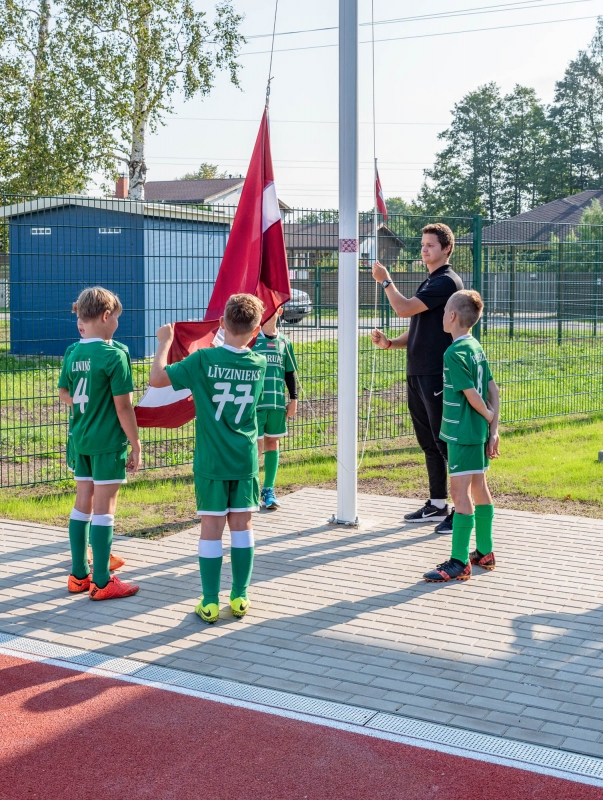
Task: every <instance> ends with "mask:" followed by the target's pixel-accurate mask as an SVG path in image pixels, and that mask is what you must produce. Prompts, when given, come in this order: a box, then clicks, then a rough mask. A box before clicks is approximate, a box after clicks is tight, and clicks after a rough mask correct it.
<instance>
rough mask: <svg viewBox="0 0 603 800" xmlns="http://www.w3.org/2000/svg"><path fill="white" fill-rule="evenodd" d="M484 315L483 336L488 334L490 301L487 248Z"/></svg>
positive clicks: (485, 256) (485, 249)
mask: <svg viewBox="0 0 603 800" xmlns="http://www.w3.org/2000/svg"><path fill="white" fill-rule="evenodd" d="M482 299H483V301H484V314H483V316H482V320H483V323H484V324H483V328H482V332H483V334H484V336H486V335H487V333H488V303H489V300H490V252H489V250H488V248H487V247H485V248H484V294H483V298H482Z"/></svg>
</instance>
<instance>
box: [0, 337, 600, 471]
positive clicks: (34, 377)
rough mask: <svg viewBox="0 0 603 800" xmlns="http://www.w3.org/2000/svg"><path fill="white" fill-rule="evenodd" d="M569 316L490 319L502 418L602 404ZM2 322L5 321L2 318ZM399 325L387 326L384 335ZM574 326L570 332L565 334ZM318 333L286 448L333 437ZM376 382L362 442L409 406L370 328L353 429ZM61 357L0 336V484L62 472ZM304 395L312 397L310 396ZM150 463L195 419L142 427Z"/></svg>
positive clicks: (139, 380) (331, 379)
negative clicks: (548, 326)
mask: <svg viewBox="0 0 603 800" xmlns="http://www.w3.org/2000/svg"><path fill="white" fill-rule="evenodd" d="M569 325H570V323H566V328H567V329H566V330H564V338H563V339H562V341H561V344H558V341H557V332H556V330H533V331H526V330H517V331H516V333H515V336H514V338H513V339H511V338H509V336H508V331H507V330H506V329H503V328H497V329H494V328H492V327H491V328H490V331H489V333H488V335H487V336H485V337H484V339H483V344H484V347H485V349H486V352H487V354H488V357H489V360H490V363H491V365H492V369H493V372H494V375H495V377H496V379H497V382H498V383H499V385H500V386H501V399H502V419H503V422H505V423H506V424H514V425H516V424H519V423H521V422H522V421H525V420H536V419H546V418H556V417H560V416H564V415H567V416H569V415H579V414H586V413H591V412H597V411H601V410H603V337H602V336H597V337H593V336H591V335H589V334H588V332H587V331H586V329H584V328H579V329H575V330H571V329H570V328H569V327H568V326H569ZM4 327H6V326H4ZM398 332H399V331H398V330H396V329H391V330H390V331H389V333H390V335H396V334H397V333H398ZM570 334H571V335H570ZM323 335H324V336H325V337H328V338H323V339H321V340H319V341H310V342H303V343H300V344H297V345H296V348H295V349H296V354H297V359H298V362H299V366H300V373H299V374H300V380H301V385H302V393H301V401H302V402H301V403H300V409H299V414H298V417H297V419H296V420H295V421H294V422H293V424H292V425H291V430H290V435H289V436H288V437H287V440H286V441H284V442H283V446H284V449H285V450H287V451H289V452H293V451H299V450H310V449H313V448H314V449H315V448H320V447H323V446H325V445H326V444H331V445H332V444H333V443H334V442H335V439H336V405H337V397H336V392H337V340H336V338H335V337H336V331H323ZM373 359H375V382H374V392H373V398H372V411H371V418H370V425H369V431H368V440H369V441H375V442H376V441H388V440H392V439H396V438H399V437H404V436H410V435H412V428H411V424H410V418H409V415H408V410H407V407H406V394H405V392H406V389H405V380H404V376H405V369H406V354H405V352H404V351H400V350H396V351H394V352H391V351H388V352H385V351H381V350H379V351H377V352H376V353H375V351H374V348H373V346H372V344H371V343H370V339H369V337H368V336H364V335H363V336H361V337H360V340H359V403H360V430H361V431H362V435H364V429H365V425H366V415H367V411H368V399H369V389H370V385H371V373H372V368H373ZM59 367H60V360H59V359H57V358H49V357H29V358H19V359H17V358H14V357H12V356H9V355H8V354H6V352H4V353H3V352H2V345H1V344H0V398H2V410H1V415H0V451H1V452H2V457H1V458H0V486H10V485H19V484H27V483H36V482H48V481H54V480H60V479H64V478H66V477H67V472H66V469H65V464H64V456H63V453H64V449H65V442H66V436H67V411H66V409H65V408H61V407H60V404H59V402H58V398H57V394H56V382H57V379H58V375H59ZM149 369H150V360H149V359H146V360H141V361H138V362H135V364H134V365H133V371H134V380H135V385H136V386H137V396H138V397H140V395H141V393H142V391H143V390H144V388H145V387H146V385H147V379H148V372H149ZM308 400H309V402H308ZM141 438H142V440H143V445H144V449H145V465H146V466H148V467H176V466H179V465H183V464H186V463H189V462H190V461H191V460H192V451H193V447H194V436H193V424H192V423H191V424H188V425H186V426H184V427H183V428H180V429H175V430H170V431H165V430H154V429H146V430H143V431H142V432H141Z"/></svg>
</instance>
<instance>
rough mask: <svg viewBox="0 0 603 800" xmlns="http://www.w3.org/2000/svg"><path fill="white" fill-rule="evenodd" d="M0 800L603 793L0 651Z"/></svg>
mask: <svg viewBox="0 0 603 800" xmlns="http://www.w3.org/2000/svg"><path fill="white" fill-rule="evenodd" d="M0 698H1V699H0V798H2V800H25V799H26V798H27V800H32V798H40V800H49V799H50V798H52V799H53V800H54V798H59V799H60V800H62V798H66V800H89V799H90V798H94V800H102V798H104V797H107V798H110V799H111V800H138V799H139V798H145V800H148V799H149V798H153V800H171V799H172V798H174V800H255V799H256V798H257V800H269V799H270V798H278V800H365V798H366V800H382V799H383V800H428V799H429V800H433V798H439V797H441V798H446V800H523V798H530V799H531V800H532V799H534V798H535V799H536V800H603V789H598V788H595V787H592V786H586V785H583V784H578V783H573V782H570V781H564V780H560V779H558V778H551V777H548V776H544V775H538V774H535V773H533V772H526V771H523V770H517V769H512V768H510V767H502V766H498V765H489V764H486V763H485V762H481V761H474V760H472V759H468V758H460V757H458V756H451V755H447V754H442V753H436V752H434V751H431V750H424V749H421V748H415V747H410V746H407V745H402V744H397V743H394V742H388V741H384V740H381V739H374V738H371V737H369V736H363V735H362V734H357V733H349V732H347V731H339V730H334V729H332V728H327V727H323V726H320V725H312V724H311V723H307V722H299V721H297V720H291V719H286V718H283V717H278V716H273V715H271V714H263V713H261V712H258V711H250V710H248V709H242V708H236V707H233V706H227V705H223V704H221V703H215V702H211V701H209V700H201V699H199V698H194V697H187V696H183V695H179V694H175V693H173V692H169V691H164V690H161V689H154V688H149V687H146V686H140V685H135V684H131V683H126V682H123V681H120V680H117V679H113V678H104V677H98V676H95V675H89V674H86V673H79V672H72V671H71V670H69V669H62V668H61V667H55V666H52V665H48V664H42V663H37V662H30V661H24V660H21V659H16V658H10V657H7V656H2V655H0Z"/></svg>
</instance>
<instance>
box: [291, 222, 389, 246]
mask: <svg viewBox="0 0 603 800" xmlns="http://www.w3.org/2000/svg"><path fill="white" fill-rule="evenodd" d="M283 229H284V233H285V246H286V247H287V249H289V250H339V223H338V222H308V223H305V222H286V223H285V224H284V225H283ZM378 230H379V235H380V236H387V237H388V238H392V239H394V240H395V241H396V243H397V244H398V246H399V247H404V242H403V241H402V239H400V238H399V237H398V236H396V234H395V233H394V232H393V231H392V230H391V228H388V227H387V225H386V224H385V223H384V222H382V223H381V224H380V225H379V227H378ZM358 234H359V237H360V239H366V238H368V237H371V236H373V235H374V227H373V222H372V221H370V222H361V223H360V225H359V231H358Z"/></svg>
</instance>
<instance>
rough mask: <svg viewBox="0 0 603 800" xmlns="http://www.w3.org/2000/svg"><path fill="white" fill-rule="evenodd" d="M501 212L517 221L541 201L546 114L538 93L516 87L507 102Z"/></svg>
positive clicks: (503, 116) (501, 148) (503, 131)
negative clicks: (517, 215) (516, 216)
mask: <svg viewBox="0 0 603 800" xmlns="http://www.w3.org/2000/svg"><path fill="white" fill-rule="evenodd" d="M501 134H502V137H501V142H500V151H501V156H502V157H501V164H500V167H501V176H502V189H501V194H502V197H501V211H502V213H503V214H504V215H505V216H511V217H514V216H515V215H516V214H521V213H522V212H523V211H528V210H529V209H531V208H533V207H534V206H535V205H536V204H537V203H538V201H539V200H540V191H541V185H540V184H541V175H542V167H543V155H544V149H545V147H546V143H547V123H546V113H545V109H544V107H543V105H542V103H541V102H540V101H539V99H538V97H537V95H536V92H535V91H534V89H530V88H528V87H526V86H519V85H518V86H516V87H515V88H514V90H513V91H512V92H511V93H510V94H508V95H507V96H506V97H505V98H504V100H503V109H502V130H501Z"/></svg>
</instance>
